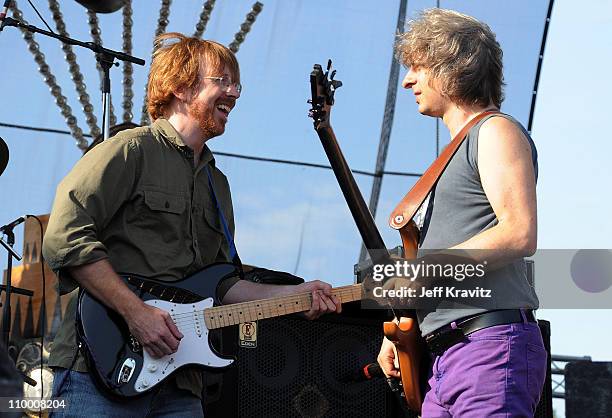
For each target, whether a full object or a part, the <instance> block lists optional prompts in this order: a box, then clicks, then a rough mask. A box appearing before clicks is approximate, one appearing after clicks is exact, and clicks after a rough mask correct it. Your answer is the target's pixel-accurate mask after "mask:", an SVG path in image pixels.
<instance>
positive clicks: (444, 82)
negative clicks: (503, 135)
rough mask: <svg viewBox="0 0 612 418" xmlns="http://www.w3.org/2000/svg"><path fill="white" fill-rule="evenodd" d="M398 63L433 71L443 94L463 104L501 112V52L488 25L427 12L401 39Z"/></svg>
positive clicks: (453, 13)
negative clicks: (491, 104) (488, 107)
mask: <svg viewBox="0 0 612 418" xmlns="http://www.w3.org/2000/svg"><path fill="white" fill-rule="evenodd" d="M395 53H396V57H397V59H398V60H399V61H400V62H401V63H402V64H403V65H405V66H406V67H421V68H425V69H427V70H429V72H430V75H431V76H432V78H435V79H437V80H438V81H439V82H440V85H441V89H442V91H441V93H442V94H445V95H447V96H448V97H449V98H450V99H451V100H453V101H455V102H457V103H460V104H464V105H480V106H488V105H489V104H490V103H493V104H494V105H495V106H497V107H500V106H501V103H502V102H503V100H504V92H503V87H504V76H503V64H502V57H503V52H502V50H501V48H500V46H499V43H498V42H497V40H496V39H495V34H494V33H493V32H492V31H491V28H489V26H488V25H486V24H485V23H482V22H480V21H478V20H476V19H474V18H473V17H471V16H467V15H464V14H461V13H459V12H456V11H454V10H445V9H438V8H434V9H427V10H424V11H423V12H422V13H421V14H420V16H419V17H418V18H417V19H416V20H412V21H410V22H408V24H407V30H406V32H404V33H401V34H399V35H398V36H397V40H396V43H395Z"/></svg>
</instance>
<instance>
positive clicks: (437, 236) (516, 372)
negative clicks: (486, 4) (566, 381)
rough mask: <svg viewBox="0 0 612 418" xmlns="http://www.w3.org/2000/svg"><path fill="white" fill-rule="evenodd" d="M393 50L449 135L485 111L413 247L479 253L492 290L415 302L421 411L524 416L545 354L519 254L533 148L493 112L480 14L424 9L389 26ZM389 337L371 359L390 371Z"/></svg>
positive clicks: (435, 194)
mask: <svg viewBox="0 0 612 418" xmlns="http://www.w3.org/2000/svg"><path fill="white" fill-rule="evenodd" d="M396 53H397V57H398V59H399V60H400V61H401V62H402V64H404V65H405V66H406V67H407V68H408V73H407V74H406V76H405V78H404V80H403V86H404V88H406V89H412V91H413V93H414V97H415V101H416V103H417V105H418V111H419V113H421V114H423V115H427V116H431V117H435V118H440V119H442V122H443V123H444V125H445V126H446V127H447V129H448V131H449V133H450V135H451V137H455V135H457V134H458V133H459V132H460V131H461V129H462V128H463V127H464V126H466V125H467V124H468V122H469V121H470V120H472V119H473V118H475V117H477V116H478V115H481V114H482V113H483V112H487V111H492V112H493V113H491V114H487V115H486V116H484V117H482V115H481V117H482V119H480V120H479V121H478V122H477V123H476V124H475V125H474V126H473V127H471V129H469V130H468V132H467V134H466V136H465V140H464V141H463V143H462V144H461V145H460V147H459V149H458V150H457V152H456V153H455V154H454V156H453V157H452V159H451V160H450V162H449V164H448V166H447V168H446V169H445V171H444V172H443V173H442V175H441V176H440V178H439V179H438V181H437V183H436V185H435V187H434V189H433V190H432V192H431V194H430V196H429V199H428V200H427V201H426V202H427V203H426V204H424V205H423V207H422V208H421V210H422V211H423V213H424V216H423V217H422V218H423V220H424V221H423V223H422V225H420V232H421V236H420V242H419V252H421V251H422V250H432V249H436V250H438V249H445V250H448V249H450V250H451V251H452V250H461V251H462V252H465V253H468V254H469V255H470V258H471V259H472V260H473V261H474V262H475V263H485V262H486V265H487V277H486V278H487V279H488V281H487V285H489V286H490V287H491V289H492V293H493V294H494V295H496V296H495V297H496V299H495V304H496V305H495V308H493V309H491V308H490V307H483V306H467V307H466V306H465V305H464V306H460V304H458V303H457V301H456V300H455V301H452V300H450V301H445V302H447V303H444V304H441V305H437V306H432V307H430V309H418V310H417V316H418V320H419V325H420V328H421V332H422V335H423V336H424V337H425V339H426V341H427V344H428V347H429V349H430V353H431V357H432V360H433V362H432V370H431V373H430V378H429V381H428V384H429V390H428V391H427V393H426V394H425V397H424V402H423V405H422V416H423V417H453V416H461V417H466V416H478V417H482V416H487V417H493V416H495V417H497V416H499V417H502V416H503V417H508V416H513V417H514V416H532V415H533V414H534V411H535V408H536V405H537V403H538V400H539V397H540V393H541V391H542V387H543V384H544V378H545V371H546V362H547V355H546V351H545V349H544V345H543V342H542V336H541V334H540V330H539V328H538V325H537V323H536V321H535V317H534V312H533V311H534V309H536V308H537V307H538V299H537V296H536V294H535V292H534V290H533V288H532V287H531V286H530V285H529V283H528V281H527V280H526V268H525V261H524V259H523V257H526V256H529V255H532V254H533V253H534V252H535V250H536V242H537V228H536V226H537V216H536V191H535V189H536V178H537V152H536V148H535V145H534V143H533V141H532V140H531V138H530V136H529V134H528V133H527V131H526V130H525V129H524V128H523V127H522V126H521V124H520V123H519V122H517V121H516V120H515V119H514V118H512V117H511V116H509V115H506V114H503V113H500V112H499V109H500V106H501V103H502V101H503V99H504V95H503V85H504V83H503V71H502V68H503V66H502V50H501V48H500V46H499V44H498V42H497V40H496V39H495V35H494V34H493V32H492V31H491V29H490V28H489V27H488V26H487V25H486V24H484V23H481V22H479V21H478V20H476V19H474V18H472V17H470V16H466V15H464V14H461V13H458V12H455V11H452V10H443V9H429V10H425V11H424V12H423V13H422V14H421V15H420V16H419V17H418V18H417V19H416V20H414V21H411V22H409V24H408V27H407V31H406V32H405V33H403V34H400V35H399V36H398V41H397V44H396ZM440 306H444V309H442V308H441V307H440ZM394 349H395V347H394V345H393V344H392V343H391V342H390V341H389V340H387V339H385V340H384V341H383V344H382V347H381V351H380V354H379V357H378V361H379V363H380V364H381V366H382V368H383V370H384V372H385V374H386V375H387V376H394V377H399V370H397V369H396V368H395V367H394V359H395V357H396V353H395V351H394Z"/></svg>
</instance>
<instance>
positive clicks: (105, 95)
mask: <svg viewBox="0 0 612 418" xmlns="http://www.w3.org/2000/svg"><path fill="white" fill-rule="evenodd" d="M5 26H14V27H17V28H21V29H25V30H27V31H28V32H32V33H40V34H41V35H45V36H48V37H50V38H55V39H58V40H60V41H61V42H63V43H65V44H68V45H76V46H80V47H83V48H87V49H89V50H91V51H93V52H94V53H95V54H96V60H97V61H98V63H99V64H100V67H102V70H103V72H104V78H103V80H102V108H103V110H102V138H104V139H108V137H109V132H110V103H111V92H110V90H111V89H110V68H111V67H112V66H113V65H115V66H119V63H116V62H115V59H118V60H121V61H127V62H131V63H133V64H137V65H145V61H144V60H143V59H140V58H136V57H133V56H131V55H128V54H124V53H123V52H119V51H113V50H112V49H107V48H104V47H103V46H102V45H99V44H96V43H94V42H82V41H79V40H76V39H73V38H69V37H67V36H62V35H58V34H56V33H53V32H49V31H46V30H44V29H40V28H37V27H36V26H33V25H28V24H26V23H23V22H20V21H19V20H15V19H13V18H11V17H8V16H7V17H5V18H4V20H3V21H2V25H1V26H0V32H1V31H2V29H4V27H5Z"/></svg>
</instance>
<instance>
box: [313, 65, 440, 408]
mask: <svg viewBox="0 0 612 418" xmlns="http://www.w3.org/2000/svg"><path fill="white" fill-rule="evenodd" d="M330 70H331V60H329V61H328V64H327V70H326V71H325V72H323V69H322V67H321V66H320V65H319V64H316V65H315V66H314V69H313V71H312V72H311V73H310V88H311V96H312V97H311V99H310V100H308V103H310V104H311V105H312V109H311V110H310V113H309V116H310V117H312V118H313V119H314V128H315V130H316V132H317V134H318V136H319V139H320V140H321V144H322V145H323V148H324V150H325V153H326V154H327V158H328V159H329V162H330V164H331V166H332V169H333V171H334V174H335V176H336V180H337V181H338V184H339V185H340V188H341V190H342V193H343V195H344V198H345V200H346V203H347V205H348V207H349V209H350V211H351V214H352V216H353V219H354V221H355V223H356V225H357V228H358V230H359V233H360V235H361V238H362V240H363V243H364V244H365V247H366V249H367V250H368V253H369V254H370V258H371V260H372V263H373V264H378V263H385V262H388V261H389V260H390V259H391V257H390V255H389V252H388V251H387V246H386V245H385V243H384V241H383V239H382V237H381V235H380V232H379V231H378V229H377V228H376V224H375V223H374V219H373V218H372V214H371V212H370V210H369V209H368V207H367V205H366V203H365V201H364V199H363V196H362V195H361V192H360V191H359V187H358V186H357V183H356V182H355V179H354V178H353V175H352V173H351V170H350V168H349V166H348V164H347V162H346V160H345V158H344V156H343V155H342V151H341V150H340V146H339V145H338V141H337V140H336V135H335V133H334V131H333V129H332V127H331V124H330V114H331V109H332V106H333V104H334V93H335V91H336V89H338V88H339V87H340V86H342V82H341V81H339V80H334V77H335V75H336V71H335V70H334V71H332V72H331V73H330ZM418 233H419V232H418V228H417V227H416V224H415V223H414V221H411V222H410V223H408V224H407V225H406V227H405V228H402V229H401V230H400V236H401V238H402V244H403V247H404V254H405V258H407V259H414V258H416V254H417V247H418V242H419V239H418ZM383 331H384V334H385V336H386V337H387V338H388V339H389V340H391V341H393V342H394V343H395V346H396V349H397V360H398V363H399V369H400V374H401V384H402V387H403V392H404V398H405V400H406V403H407V404H408V407H409V408H410V409H412V410H413V411H415V412H420V410H421V405H422V403H423V395H422V388H424V387H425V383H426V369H427V368H426V367H421V366H423V365H424V364H428V361H429V360H428V358H426V357H427V356H423V355H422V354H423V352H424V351H425V347H426V345H425V340H424V339H423V338H422V336H421V331H420V329H419V326H418V322H417V320H416V313H415V312H414V311H409V312H407V313H406V316H404V317H401V318H399V319H398V322H397V323H395V322H386V323H385V324H384V330H383ZM422 363H423V364H422Z"/></svg>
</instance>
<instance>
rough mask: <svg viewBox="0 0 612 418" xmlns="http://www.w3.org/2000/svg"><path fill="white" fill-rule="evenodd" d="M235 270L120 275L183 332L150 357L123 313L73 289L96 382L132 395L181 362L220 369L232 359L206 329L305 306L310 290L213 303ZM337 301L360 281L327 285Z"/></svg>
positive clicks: (355, 294) (350, 296)
mask: <svg viewBox="0 0 612 418" xmlns="http://www.w3.org/2000/svg"><path fill="white" fill-rule="evenodd" d="M237 275H238V271H237V268H236V267H235V266H234V265H233V264H230V263H214V264H211V265H209V266H207V267H206V268H204V269H202V270H200V271H199V272H197V273H195V274H194V275H191V276H189V277H186V278H184V279H182V280H179V281H174V282H164V281H159V280H150V279H147V278H144V277H138V276H135V275H121V277H122V279H123V280H124V282H125V284H126V285H127V286H128V287H129V288H130V289H131V290H132V291H133V292H134V293H135V294H137V295H138V296H139V297H140V299H142V300H143V301H144V302H145V303H146V304H148V305H151V306H155V307H157V308H159V309H162V310H164V311H166V312H168V313H169V314H170V316H171V318H172V320H173V321H174V323H175V324H176V326H177V327H178V329H179V330H180V331H181V333H182V334H183V339H182V340H181V343H180V344H179V347H178V350H177V351H176V352H175V353H173V354H170V355H166V356H163V357H161V358H153V357H151V356H150V355H149V354H148V353H147V352H146V350H143V347H142V345H141V344H140V343H139V342H138V341H137V340H136V339H135V338H134V337H133V336H132V335H131V334H130V331H129V329H128V326H127V324H126V323H125V321H124V320H123V318H122V317H121V316H120V315H119V314H118V313H116V312H115V311H113V310H111V309H110V308H108V307H106V305H104V304H103V303H101V302H100V301H98V300H97V299H96V298H94V297H93V296H92V295H91V294H89V293H88V292H87V291H86V290H81V292H80V294H79V301H78V308H77V335H78V338H79V341H80V345H81V348H82V349H84V352H85V356H86V359H87V362H88V365H89V368H90V372H91V373H92V376H93V377H94V381H95V382H96V384H97V385H98V386H99V387H101V388H102V389H103V390H105V391H106V392H107V393H109V394H111V396H115V397H119V398H132V397H137V396H141V395H144V394H147V393H151V391H152V390H153V389H154V388H156V387H158V385H159V384H160V383H161V382H163V381H164V380H166V379H167V378H168V377H170V376H172V375H173V374H174V373H176V372H177V371H178V370H180V369H181V368H183V367H187V366H198V367H201V368H204V369H223V368H225V367H228V366H229V365H231V364H232V363H233V362H234V358H231V357H224V356H222V355H220V354H219V353H218V352H217V351H216V350H215V348H214V347H213V346H212V345H211V344H210V342H209V339H208V334H209V331H210V330H213V329H217V328H223V327H229V326H232V325H238V324H241V323H244V322H253V321H258V320H261V319H266V318H274V317H279V316H283V315H289V314H293V313H297V312H304V311H308V310H310V308H311V304H312V294H311V293H299V294H294V295H289V296H282V297H275V298H269V299H262V300H255V301H249V302H242V303H236V304H231V305H223V306H219V303H218V300H217V297H216V294H217V287H218V285H219V283H220V282H221V281H223V280H224V279H226V278H229V277H234V276H237ZM332 292H333V294H334V295H335V296H337V297H338V298H339V299H340V301H341V302H342V303H346V302H352V301H356V300H361V299H362V294H363V291H362V286H361V285H349V286H342V287H338V288H335V289H333V290H332Z"/></svg>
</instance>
